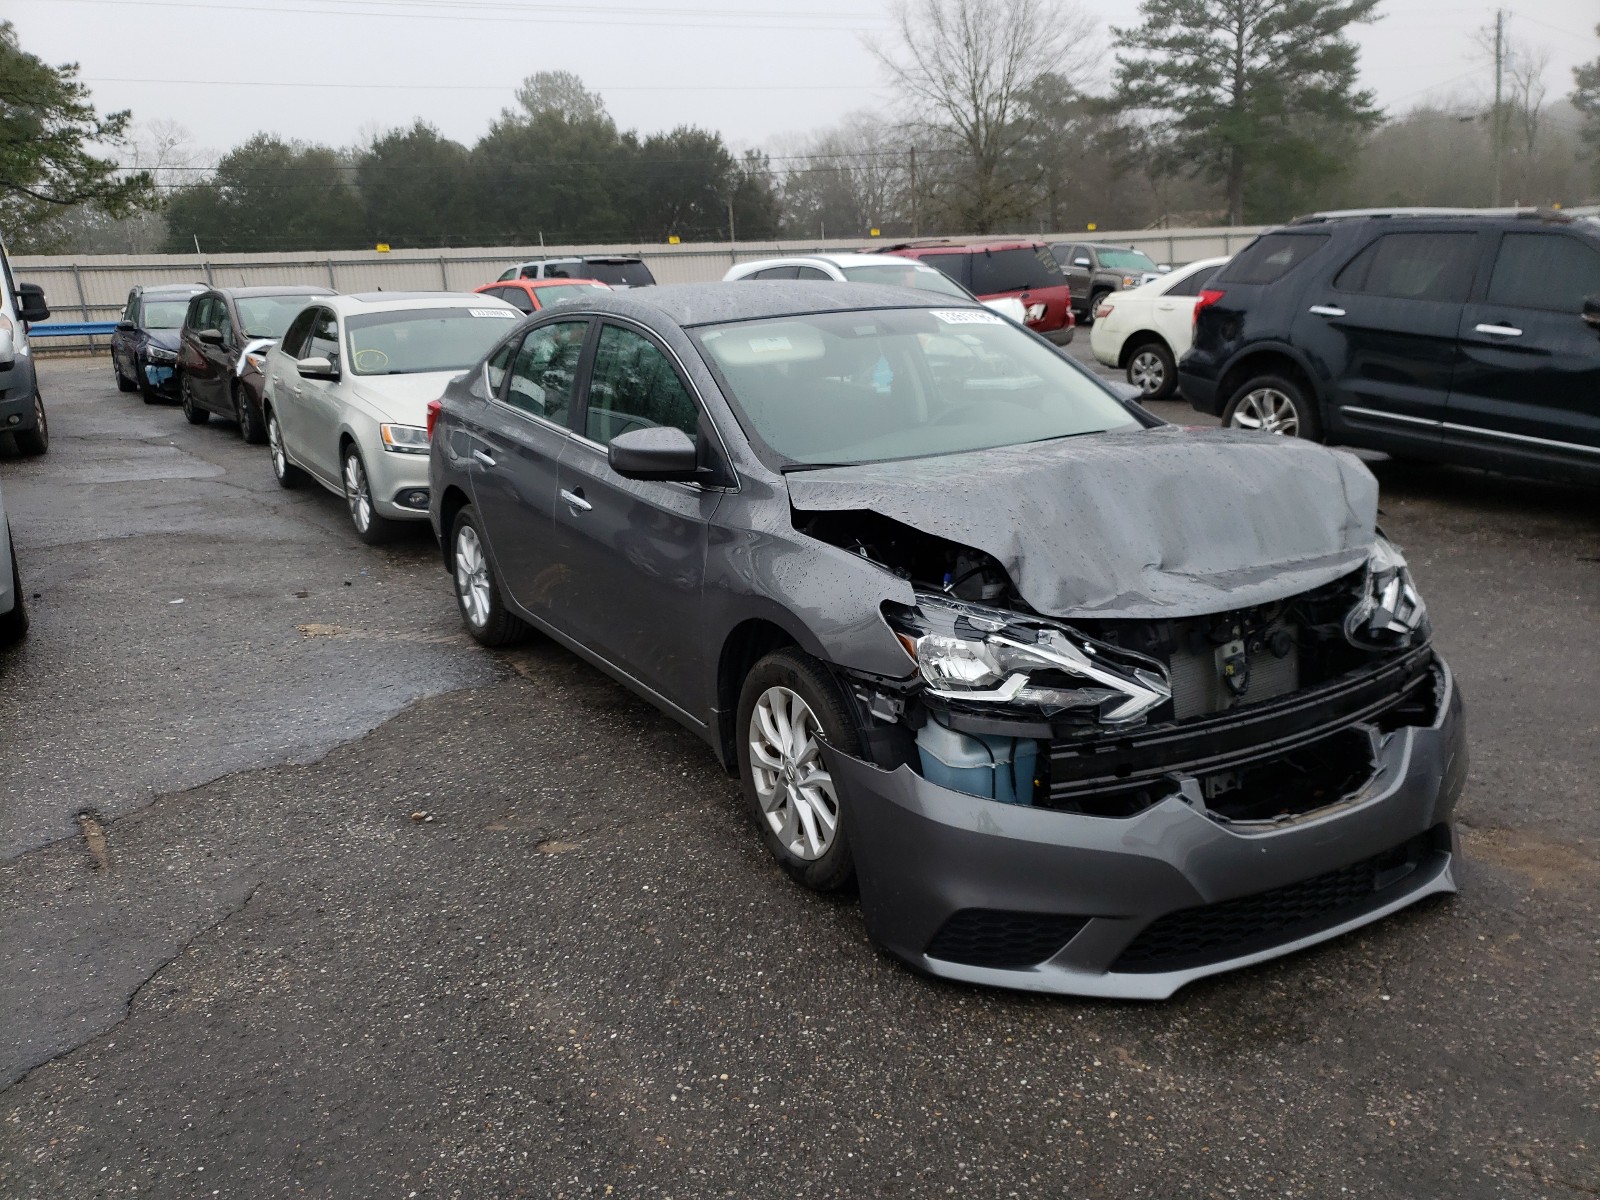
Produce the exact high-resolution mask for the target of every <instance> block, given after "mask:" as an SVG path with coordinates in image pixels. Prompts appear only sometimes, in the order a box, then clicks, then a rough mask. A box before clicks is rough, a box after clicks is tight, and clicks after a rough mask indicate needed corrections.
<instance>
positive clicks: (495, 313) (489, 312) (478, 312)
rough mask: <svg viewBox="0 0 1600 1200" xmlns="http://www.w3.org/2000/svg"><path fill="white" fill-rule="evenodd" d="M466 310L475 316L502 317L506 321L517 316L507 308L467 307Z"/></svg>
mask: <svg viewBox="0 0 1600 1200" xmlns="http://www.w3.org/2000/svg"><path fill="white" fill-rule="evenodd" d="M467 311H468V312H469V313H471V314H472V315H473V316H475V317H504V318H505V319H506V320H508V321H513V320H515V319H516V316H517V314H516V313H514V312H512V311H511V310H510V309H509V308H469V309H467Z"/></svg>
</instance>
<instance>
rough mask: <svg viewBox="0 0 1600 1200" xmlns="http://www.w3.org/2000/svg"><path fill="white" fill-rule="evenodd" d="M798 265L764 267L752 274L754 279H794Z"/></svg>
mask: <svg viewBox="0 0 1600 1200" xmlns="http://www.w3.org/2000/svg"><path fill="white" fill-rule="evenodd" d="M797 270H799V268H798V267H764V268H762V269H761V270H759V271H757V272H756V273H755V274H754V275H752V276H750V278H752V279H793V278H794V277H795V272H796V271H797Z"/></svg>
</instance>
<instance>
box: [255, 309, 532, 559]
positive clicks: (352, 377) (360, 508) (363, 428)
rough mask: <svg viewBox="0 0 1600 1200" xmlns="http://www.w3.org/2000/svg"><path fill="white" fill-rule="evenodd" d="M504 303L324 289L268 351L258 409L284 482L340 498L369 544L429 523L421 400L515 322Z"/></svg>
mask: <svg viewBox="0 0 1600 1200" xmlns="http://www.w3.org/2000/svg"><path fill="white" fill-rule="evenodd" d="M517 316H518V313H517V310H516V309H514V308H512V307H511V305H509V304H507V303H506V302H505V301H504V300H497V299H494V298H493V297H490V296H477V295H472V294H467V295H462V294H461V293H459V292H368V293H364V294H358V295H353V296H327V297H324V298H322V299H320V300H318V301H317V302H316V303H314V304H312V305H310V306H309V307H307V308H306V309H304V310H303V311H302V312H301V313H300V315H299V316H297V317H295V319H294V320H293V321H292V322H291V323H290V325H289V328H288V331H287V332H286V333H285V334H284V335H283V337H282V338H281V339H280V340H279V342H278V344H277V345H275V346H273V347H272V349H270V350H268V351H267V365H266V389H265V395H264V399H263V402H262V403H263V410H264V415H265V418H266V425H267V444H268V446H269V447H270V448H271V458H272V472H273V474H274V475H275V476H276V477H277V480H278V484H279V485H280V486H281V487H286V488H293V487H299V486H300V484H302V483H303V482H304V481H305V480H306V478H307V477H308V476H309V477H310V478H312V479H314V480H316V481H317V482H318V483H320V484H321V485H322V486H323V487H325V488H327V489H328V490H329V491H330V492H333V493H334V494H335V495H338V496H343V497H344V500H345V504H346V506H347V507H348V508H349V510H350V522H351V524H352V525H354V526H355V531H356V536H357V537H359V538H360V539H361V540H362V541H364V542H367V543H369V544H373V545H376V544H378V543H380V542H384V541H387V540H388V539H389V538H391V537H393V536H394V535H395V534H396V533H398V532H399V531H400V530H401V528H402V527H403V526H404V524H405V523H406V522H408V521H425V520H427V519H428V417H427V406H428V402H429V401H430V400H434V399H436V398H437V397H438V396H439V393H440V392H441V391H442V390H443V388H444V385H445V382H446V381H447V380H448V379H449V378H450V377H451V376H452V375H458V374H460V373H461V372H462V371H465V370H466V369H467V368H468V367H471V366H473V365H474V364H476V363H477V362H478V360H479V359H481V358H482V357H483V353H484V351H485V350H486V349H487V348H488V347H489V345H490V344H491V343H493V342H494V341H495V340H496V339H497V338H498V337H499V336H500V335H501V334H502V333H503V332H504V331H505V330H506V329H508V328H510V326H511V324H512V323H513V322H515V321H516V319H517Z"/></svg>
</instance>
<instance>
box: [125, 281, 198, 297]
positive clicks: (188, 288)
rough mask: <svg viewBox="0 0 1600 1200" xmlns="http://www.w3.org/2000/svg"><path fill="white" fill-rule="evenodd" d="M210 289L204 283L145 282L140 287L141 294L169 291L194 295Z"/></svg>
mask: <svg viewBox="0 0 1600 1200" xmlns="http://www.w3.org/2000/svg"><path fill="white" fill-rule="evenodd" d="M210 290H211V289H210V288H209V287H207V286H206V285H205V284H203V283H144V284H140V285H139V288H138V291H139V294H140V295H141V296H155V295H161V294H163V293H167V292H170V293H171V294H172V295H174V296H193V295H196V294H198V293H200V292H208V291H210Z"/></svg>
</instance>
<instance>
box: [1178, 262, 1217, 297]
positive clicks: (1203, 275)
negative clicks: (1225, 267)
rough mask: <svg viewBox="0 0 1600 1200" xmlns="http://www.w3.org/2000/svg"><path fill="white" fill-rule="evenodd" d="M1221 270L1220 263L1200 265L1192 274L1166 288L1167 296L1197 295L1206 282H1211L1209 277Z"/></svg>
mask: <svg viewBox="0 0 1600 1200" xmlns="http://www.w3.org/2000/svg"><path fill="white" fill-rule="evenodd" d="M1220 270H1222V264H1221V263H1219V264H1217V265H1216V266H1214V267H1201V268H1200V270H1198V271H1196V272H1195V273H1194V274H1193V275H1189V276H1187V277H1185V278H1183V279H1180V280H1178V282H1177V283H1175V284H1173V285H1172V286H1171V287H1170V288H1168V289H1167V293H1166V294H1167V295H1169V296H1198V295H1199V294H1200V292H1201V289H1203V288H1204V287H1205V286H1206V284H1208V283H1210V282H1211V277H1212V276H1213V275H1215V274H1216V273H1217V272H1218V271H1220Z"/></svg>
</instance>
